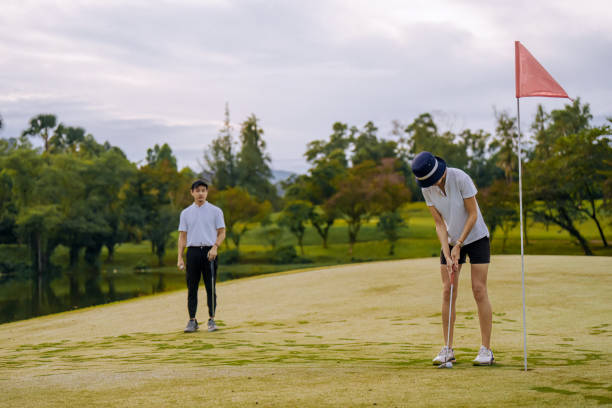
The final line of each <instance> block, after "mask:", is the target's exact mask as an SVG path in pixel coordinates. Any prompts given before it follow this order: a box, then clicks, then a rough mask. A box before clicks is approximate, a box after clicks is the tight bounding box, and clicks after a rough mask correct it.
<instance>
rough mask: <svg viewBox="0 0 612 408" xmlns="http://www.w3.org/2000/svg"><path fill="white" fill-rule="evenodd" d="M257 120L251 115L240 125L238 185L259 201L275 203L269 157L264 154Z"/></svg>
mask: <svg viewBox="0 0 612 408" xmlns="http://www.w3.org/2000/svg"><path fill="white" fill-rule="evenodd" d="M257 122H258V119H257V117H256V116H255V115H251V116H249V117H248V118H247V120H245V121H244V122H243V123H242V129H241V131H240V142H241V149H240V152H239V153H238V160H237V170H238V177H239V178H238V180H239V182H238V185H240V186H241V187H242V188H244V189H246V190H247V191H248V192H249V194H251V195H253V196H255V197H257V198H258V199H259V200H260V201H265V200H268V201H272V202H274V201H276V199H277V193H276V188H275V187H274V186H273V185H272V183H271V182H270V179H271V178H272V171H271V170H270V156H268V154H266V153H265V148H266V143H265V141H264V140H263V129H261V128H260V127H259V125H258V123H257Z"/></svg>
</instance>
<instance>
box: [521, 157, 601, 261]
mask: <svg viewBox="0 0 612 408" xmlns="http://www.w3.org/2000/svg"><path fill="white" fill-rule="evenodd" d="M565 170H566V163H565V159H564V158H563V157H561V156H554V155H553V156H551V157H550V158H548V159H546V160H533V161H531V162H529V163H527V164H526V166H525V184H526V185H529V186H530V187H529V190H528V192H529V194H530V195H531V196H532V197H533V199H534V201H535V202H536V203H535V204H534V205H533V208H532V211H531V213H532V214H533V216H534V218H535V219H536V221H540V222H543V223H544V224H546V225H548V224H555V225H557V226H559V227H560V228H562V229H564V230H566V231H567V232H568V233H569V234H570V235H571V236H572V237H573V238H575V239H576V240H577V241H578V243H579V245H580V246H581V247H582V249H583V250H584V253H585V254H586V255H593V251H592V250H591V248H590V246H589V243H588V241H587V240H586V239H585V238H584V236H582V234H581V233H580V231H579V230H578V228H577V227H576V225H575V223H576V222H577V221H580V220H583V219H584V218H585V215H584V214H583V213H582V212H580V211H579V210H578V207H579V205H580V204H581V201H582V200H580V203H578V202H576V201H575V200H577V195H576V194H574V193H575V191H573V186H572V184H573V183H568V182H567V181H568V180H567V178H566V176H565Z"/></svg>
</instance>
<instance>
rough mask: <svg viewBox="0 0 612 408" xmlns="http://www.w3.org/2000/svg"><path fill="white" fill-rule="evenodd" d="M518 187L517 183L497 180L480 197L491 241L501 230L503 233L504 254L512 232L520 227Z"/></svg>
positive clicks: (479, 202) (482, 191)
mask: <svg viewBox="0 0 612 408" xmlns="http://www.w3.org/2000/svg"><path fill="white" fill-rule="evenodd" d="M517 198H518V186H517V185H516V183H510V184H508V183H506V182H505V181H504V180H497V181H496V182H495V183H493V185H492V186H490V187H489V188H486V189H483V190H481V191H480V194H479V195H478V204H479V206H480V209H481V212H482V214H483V218H484V220H485V223H486V224H487V226H488V227H489V234H490V238H491V241H493V237H494V236H495V231H496V230H497V229H498V228H499V229H501V230H502V232H503V240H502V248H501V249H502V252H504V251H505V248H506V242H507V240H508V235H509V233H510V231H511V230H512V229H513V228H515V227H516V226H517V225H518V222H519V208H518V207H519V205H518V200H517Z"/></svg>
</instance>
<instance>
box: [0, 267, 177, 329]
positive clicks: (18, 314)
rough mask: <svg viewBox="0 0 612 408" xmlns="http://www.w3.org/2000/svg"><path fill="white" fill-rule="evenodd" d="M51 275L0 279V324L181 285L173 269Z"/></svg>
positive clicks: (162, 290)
mask: <svg viewBox="0 0 612 408" xmlns="http://www.w3.org/2000/svg"><path fill="white" fill-rule="evenodd" d="M56 275H58V276H56V277H55V278H52V279H50V280H46V281H45V280H42V281H40V282H39V281H38V279H35V278H34V279H24V278H12V279H4V280H3V281H0V324H1V323H6V322H11V321H16V320H23V319H29V318H31V317H35V316H42V315H46V314H50V313H58V312H63V311H66V310H73V309H78V308H82V307H87V306H93V305H100V304H104V303H109V302H115V301H118V300H124V299H130V298H134V297H139V296H145V295H151V294H154V293H159V292H165V291H171V290H177V289H184V288H186V285H185V276H184V275H183V274H176V273H174V274H173V273H116V272H105V271H100V270H96V269H89V270H84V271H79V272H78V273H75V272H72V273H70V272H67V271H62V272H61V273H56Z"/></svg>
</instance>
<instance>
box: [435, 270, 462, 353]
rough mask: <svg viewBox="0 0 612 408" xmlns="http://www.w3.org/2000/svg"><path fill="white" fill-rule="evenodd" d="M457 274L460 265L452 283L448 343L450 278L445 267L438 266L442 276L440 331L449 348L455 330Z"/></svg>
mask: <svg viewBox="0 0 612 408" xmlns="http://www.w3.org/2000/svg"><path fill="white" fill-rule="evenodd" d="M459 272H461V265H459V270H458V272H457V273H455V281H454V282H453V285H454V286H453V311H452V317H451V330H450V341H448V339H447V338H446V336H447V335H448V302H449V300H450V299H449V298H450V287H451V284H450V278H449V276H448V270H447V269H446V265H440V275H442V331H443V332H444V344H445V345H446V344H448V346H449V347H452V346H453V338H454V336H453V333H454V331H455V330H454V329H455V317H456V313H455V303H456V301H457V292H459V291H458V289H459Z"/></svg>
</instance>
